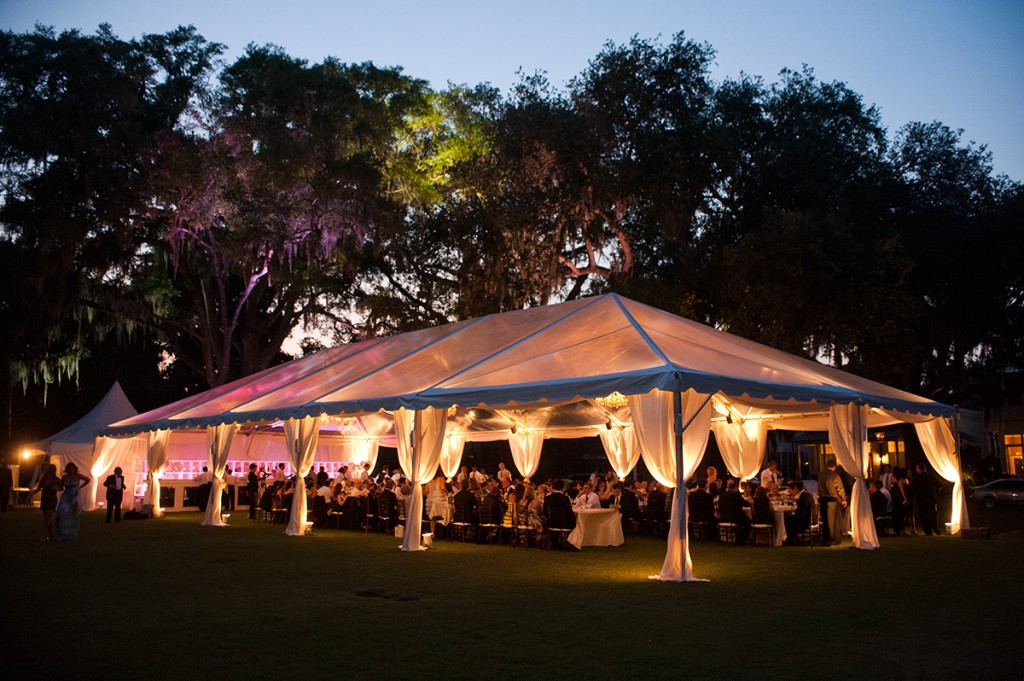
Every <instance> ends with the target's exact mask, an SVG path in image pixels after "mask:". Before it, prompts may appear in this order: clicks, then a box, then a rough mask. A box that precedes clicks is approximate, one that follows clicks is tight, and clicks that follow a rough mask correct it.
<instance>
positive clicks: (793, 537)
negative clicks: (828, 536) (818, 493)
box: [784, 480, 814, 546]
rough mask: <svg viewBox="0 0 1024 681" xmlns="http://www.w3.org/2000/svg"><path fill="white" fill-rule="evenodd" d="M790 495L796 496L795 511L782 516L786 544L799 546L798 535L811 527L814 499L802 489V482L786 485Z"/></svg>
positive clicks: (792, 482) (794, 481)
mask: <svg viewBox="0 0 1024 681" xmlns="http://www.w3.org/2000/svg"><path fill="white" fill-rule="evenodd" d="M786 486H787V487H789V493H790V495H791V496H792V495H796V510H795V511H794V512H793V513H787V514H786V515H785V516H784V521H785V523H786V543H787V544H792V545H794V546H797V545H799V544H800V543H801V542H800V533H801V532H803V531H805V530H806V529H807V528H808V527H810V526H811V513H812V511H813V510H814V497H812V496H811V493H810V492H808V491H807V490H805V489H804V481H803V480H790V481H789V482H788V483H786Z"/></svg>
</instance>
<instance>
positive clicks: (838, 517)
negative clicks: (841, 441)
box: [818, 458, 846, 546]
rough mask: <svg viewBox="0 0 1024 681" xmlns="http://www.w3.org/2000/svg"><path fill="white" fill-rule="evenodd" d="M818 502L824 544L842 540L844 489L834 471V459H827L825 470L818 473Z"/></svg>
mask: <svg viewBox="0 0 1024 681" xmlns="http://www.w3.org/2000/svg"><path fill="white" fill-rule="evenodd" d="M818 502H819V503H820V504H821V506H820V508H821V519H822V521H823V522H822V527H821V529H822V540H823V542H824V544H825V545H826V546H828V545H830V544H838V543H839V542H841V541H842V540H843V525H842V519H843V513H844V512H845V510H846V490H845V489H843V480H842V478H840V477H839V474H838V473H836V460H835V459H831V458H830V459H828V460H826V462H825V470H823V471H822V472H821V473H818Z"/></svg>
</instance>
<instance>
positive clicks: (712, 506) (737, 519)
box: [687, 461, 814, 545]
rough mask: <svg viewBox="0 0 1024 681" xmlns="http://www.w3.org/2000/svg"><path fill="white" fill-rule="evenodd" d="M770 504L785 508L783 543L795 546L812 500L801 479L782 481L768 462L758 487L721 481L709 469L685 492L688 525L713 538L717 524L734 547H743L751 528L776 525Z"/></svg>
mask: <svg viewBox="0 0 1024 681" xmlns="http://www.w3.org/2000/svg"><path fill="white" fill-rule="evenodd" d="M773 503H775V504H783V505H784V506H786V507H787V508H788V511H787V512H786V513H785V514H784V516H783V518H784V522H785V528H786V543H788V544H793V545H798V544H800V543H802V542H801V539H800V537H801V535H802V534H803V533H804V532H805V531H806V530H807V529H808V528H809V527H810V526H811V523H812V522H813V511H814V497H813V495H811V494H810V493H809V492H808V491H807V490H805V489H804V483H803V481H802V480H786V481H785V482H782V476H781V474H780V473H779V470H778V465H777V464H776V462H774V461H770V462H769V463H768V466H767V467H766V468H765V470H764V471H763V472H762V474H761V476H760V484H754V483H752V482H749V481H738V480H736V479H735V478H728V479H726V480H722V479H721V478H719V477H718V472H717V470H716V469H715V468H714V467H713V466H709V467H708V469H707V475H706V476H705V477H703V478H701V479H699V480H698V481H697V484H696V486H695V487H693V488H692V489H690V490H689V492H688V493H687V504H688V508H689V522H690V525H691V527H694V528H697V529H698V531H699V532H700V534H701V536H705V537H712V538H714V537H717V536H718V529H719V526H720V525H721V524H727V527H729V528H730V529H731V530H732V532H733V533H734V534H735V539H736V543H737V544H745V543H746V542H747V540H748V538H749V536H750V532H751V529H752V528H753V526H754V525H770V526H773V527H774V525H775V523H776V516H775V512H774V509H773Z"/></svg>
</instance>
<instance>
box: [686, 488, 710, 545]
mask: <svg viewBox="0 0 1024 681" xmlns="http://www.w3.org/2000/svg"><path fill="white" fill-rule="evenodd" d="M707 485H708V481H707V479H705V478H701V479H700V480H699V481H698V482H697V487H695V488H694V489H693V491H691V492H690V493H689V494H688V495H687V497H686V503H687V511H688V515H689V519H690V523H692V524H694V525H700V526H702V527H703V528H704V529H705V531H706V533H707V534H705V536H709V535H713V534H714V531H715V525H716V523H715V500H714V498H712V496H711V494H709V493H708V491H707Z"/></svg>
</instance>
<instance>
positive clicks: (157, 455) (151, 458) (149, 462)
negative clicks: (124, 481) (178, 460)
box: [144, 428, 171, 518]
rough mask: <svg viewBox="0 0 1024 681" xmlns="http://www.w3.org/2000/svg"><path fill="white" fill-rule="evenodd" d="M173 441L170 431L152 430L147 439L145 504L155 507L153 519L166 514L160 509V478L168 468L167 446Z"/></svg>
mask: <svg viewBox="0 0 1024 681" xmlns="http://www.w3.org/2000/svg"><path fill="white" fill-rule="evenodd" d="M170 441H171V431H170V429H169V428H168V429H164V430H151V431H149V433H148V435H147V437H146V497H145V500H144V503H147V504H150V505H151V506H152V507H153V517H155V518H159V517H160V516H162V515H163V514H164V509H163V508H161V507H160V476H162V475H163V474H164V468H165V467H166V466H167V445H168V444H169V443H170Z"/></svg>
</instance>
